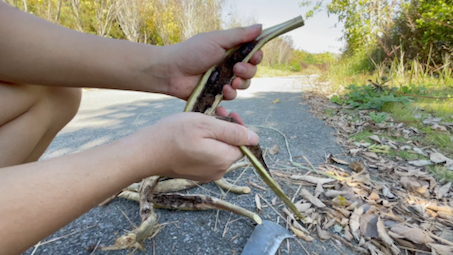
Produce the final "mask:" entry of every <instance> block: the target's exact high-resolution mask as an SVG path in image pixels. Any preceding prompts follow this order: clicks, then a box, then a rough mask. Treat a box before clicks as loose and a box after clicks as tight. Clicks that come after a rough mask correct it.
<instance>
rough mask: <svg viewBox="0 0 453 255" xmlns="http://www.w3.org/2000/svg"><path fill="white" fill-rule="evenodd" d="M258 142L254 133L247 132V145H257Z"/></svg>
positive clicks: (258, 139)
mask: <svg viewBox="0 0 453 255" xmlns="http://www.w3.org/2000/svg"><path fill="white" fill-rule="evenodd" d="M259 142H260V138H259V137H258V135H257V134H256V133H255V132H253V131H251V130H248V137H247V143H248V144H249V145H257V144H258V143H259Z"/></svg>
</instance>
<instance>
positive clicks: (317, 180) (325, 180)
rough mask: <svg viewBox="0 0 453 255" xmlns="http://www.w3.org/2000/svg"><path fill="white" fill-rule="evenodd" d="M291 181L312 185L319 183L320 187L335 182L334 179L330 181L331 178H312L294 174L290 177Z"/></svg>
mask: <svg viewBox="0 0 453 255" xmlns="http://www.w3.org/2000/svg"><path fill="white" fill-rule="evenodd" d="M291 179H293V180H301V181H306V182H309V183H313V184H318V183H320V184H321V185H324V184H326V183H329V182H334V181H335V179H331V178H319V177H314V176H308V175H296V174H294V175H291Z"/></svg>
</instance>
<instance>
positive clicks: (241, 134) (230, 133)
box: [205, 118, 259, 146]
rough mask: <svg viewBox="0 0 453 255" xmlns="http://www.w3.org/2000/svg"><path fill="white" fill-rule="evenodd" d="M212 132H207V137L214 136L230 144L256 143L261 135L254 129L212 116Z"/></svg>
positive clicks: (210, 124)
mask: <svg viewBox="0 0 453 255" xmlns="http://www.w3.org/2000/svg"><path fill="white" fill-rule="evenodd" d="M207 124H208V125H209V127H207V128H209V129H210V132H206V136H205V137H206V138H212V139H215V140H218V141H221V142H224V143H227V144H230V145H235V146H241V145H256V144H258V142H259V137H258V135H257V134H255V133H254V132H253V131H251V130H248V129H247V128H246V127H244V126H241V125H239V124H236V123H231V122H226V121H224V120H218V119H215V118H210V120H209V122H208V123H207Z"/></svg>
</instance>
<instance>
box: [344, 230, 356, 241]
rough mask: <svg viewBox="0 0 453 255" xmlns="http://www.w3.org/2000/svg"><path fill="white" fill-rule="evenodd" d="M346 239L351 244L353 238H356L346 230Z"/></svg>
mask: <svg viewBox="0 0 453 255" xmlns="http://www.w3.org/2000/svg"><path fill="white" fill-rule="evenodd" d="M344 238H345V239H346V240H348V241H349V242H350V241H352V238H354V237H353V236H352V235H351V232H349V231H348V230H345V231H344Z"/></svg>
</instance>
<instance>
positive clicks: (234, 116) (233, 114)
mask: <svg viewBox="0 0 453 255" xmlns="http://www.w3.org/2000/svg"><path fill="white" fill-rule="evenodd" d="M224 110H225V109H224ZM225 112H226V110H225ZM228 116H230V117H231V118H233V119H235V120H236V121H237V122H238V123H239V124H241V125H242V126H245V123H244V121H243V120H242V118H241V116H239V114H237V113H235V112H231V113H230V114H228Z"/></svg>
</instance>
